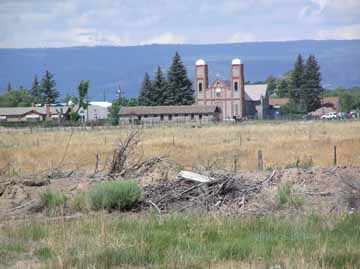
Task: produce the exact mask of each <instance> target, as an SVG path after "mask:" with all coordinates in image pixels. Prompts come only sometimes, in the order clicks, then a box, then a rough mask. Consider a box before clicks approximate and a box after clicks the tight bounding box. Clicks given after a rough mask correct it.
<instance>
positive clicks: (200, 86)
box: [199, 82, 203, 92]
mask: <svg viewBox="0 0 360 269" xmlns="http://www.w3.org/2000/svg"><path fill="white" fill-rule="evenodd" d="M202 90H203V84H202V82H199V92H202Z"/></svg>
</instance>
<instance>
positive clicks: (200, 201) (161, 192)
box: [142, 171, 275, 213]
mask: <svg viewBox="0 0 360 269" xmlns="http://www.w3.org/2000/svg"><path fill="white" fill-rule="evenodd" d="M185 173H191V172H185ZM191 174H192V175H193V176H192V177H191V178H189V177H186V176H185V177H184V176H183V175H184V171H182V172H180V173H179V175H178V178H177V180H175V181H163V182H159V183H158V184H153V185H149V186H146V187H145V188H144V203H143V205H142V206H143V207H154V208H156V210H157V211H158V212H159V213H162V212H169V211H183V210H185V209H205V210H214V209H223V210H224V209H225V210H226V209H230V208H232V209H233V208H237V209H241V208H242V207H244V206H245V204H246V203H247V201H249V200H250V199H251V198H252V197H254V195H255V194H256V193H258V192H260V191H261V189H262V188H264V187H265V186H269V185H271V184H272V181H273V179H274V175H275V171H274V172H272V173H271V175H269V176H268V177H267V178H265V179H264V180H262V181H259V182H253V181H249V180H246V179H245V178H243V177H242V176H240V175H233V174H222V175H216V176H214V177H206V176H202V175H199V174H195V173H191ZM197 175H198V176H197ZM197 178H199V179H200V181H199V180H198V179H197Z"/></svg>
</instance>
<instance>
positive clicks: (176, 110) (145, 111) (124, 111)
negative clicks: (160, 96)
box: [119, 105, 219, 116]
mask: <svg viewBox="0 0 360 269" xmlns="http://www.w3.org/2000/svg"><path fill="white" fill-rule="evenodd" d="M215 112H219V108H218V107H217V106H196V105H188V106H136V107H135V106H134V107H130V106H129V107H122V108H121V110H120V112H119V115H120V116H128V115H133V116H134V115H136V116H142V115H168V114H171V115H173V114H182V115H183V114H212V113H215Z"/></svg>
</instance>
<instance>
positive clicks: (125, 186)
mask: <svg viewBox="0 0 360 269" xmlns="http://www.w3.org/2000/svg"><path fill="white" fill-rule="evenodd" d="M141 195H142V191H141V188H140V187H139V185H138V184H137V182H135V181H133V180H116V181H107V182H102V183H99V184H97V185H95V186H94V187H93V188H92V189H91V190H90V192H89V200H90V204H91V207H92V208H93V209H95V210H99V209H107V210H111V209H119V210H129V209H131V208H132V207H133V206H134V205H135V203H136V202H137V201H138V200H139V199H140V198H141Z"/></svg>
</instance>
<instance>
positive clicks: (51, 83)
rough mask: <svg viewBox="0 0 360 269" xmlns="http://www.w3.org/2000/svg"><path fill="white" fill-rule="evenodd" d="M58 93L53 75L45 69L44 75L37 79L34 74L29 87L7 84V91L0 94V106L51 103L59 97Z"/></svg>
mask: <svg viewBox="0 0 360 269" xmlns="http://www.w3.org/2000/svg"><path fill="white" fill-rule="evenodd" d="M59 96H60V93H59V91H58V90H57V89H56V82H55V79H54V75H53V74H51V73H50V72H49V71H46V72H45V74H44V77H43V78H42V79H41V81H39V79H38V76H37V75H35V77H34V81H33V83H32V86H31V88H30V89H25V88H24V87H22V86H20V87H19V88H18V89H13V88H12V86H11V84H10V83H9V84H8V87H7V91H6V93H5V94H4V95H0V107H26V106H31V104H42V105H43V104H45V103H48V104H53V103H55V102H56V101H57V99H58V98H59Z"/></svg>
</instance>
